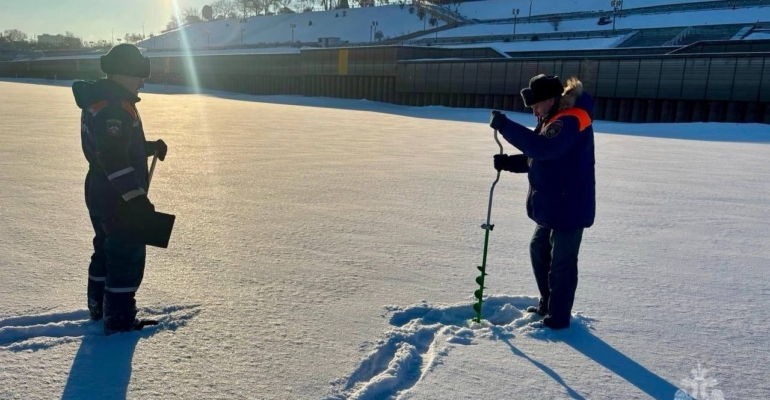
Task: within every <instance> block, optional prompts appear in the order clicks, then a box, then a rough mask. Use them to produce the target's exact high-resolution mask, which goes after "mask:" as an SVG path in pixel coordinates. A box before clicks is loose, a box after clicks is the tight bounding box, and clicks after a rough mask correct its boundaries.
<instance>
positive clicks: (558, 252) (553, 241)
mask: <svg viewBox="0 0 770 400" xmlns="http://www.w3.org/2000/svg"><path fill="white" fill-rule="evenodd" d="M582 239H583V229H575V230H558V229H557V230H551V229H546V228H543V227H541V226H538V227H537V228H535V234H534V235H533V236H532V241H531V242H530V245H529V254H530V258H531V259H532V269H533V271H534V273H535V280H536V281H537V288H538V290H539V291H540V308H541V309H542V310H544V311H547V313H548V316H550V318H551V319H552V320H553V322H554V323H555V324H557V325H569V320H570V314H571V312H572V304H573V302H574V301H575V290H576V289H577V283H578V265H577V264H578V252H579V251H580V242H581V241H582Z"/></svg>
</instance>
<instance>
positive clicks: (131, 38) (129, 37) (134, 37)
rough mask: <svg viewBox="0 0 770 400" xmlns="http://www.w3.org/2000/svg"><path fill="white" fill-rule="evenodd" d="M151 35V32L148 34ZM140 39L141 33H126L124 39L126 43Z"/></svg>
mask: <svg viewBox="0 0 770 400" xmlns="http://www.w3.org/2000/svg"><path fill="white" fill-rule="evenodd" d="M150 36H152V34H150ZM141 40H142V35H141V34H139V33H126V36H125V38H124V41H125V42H126V43H136V42H140V41H141Z"/></svg>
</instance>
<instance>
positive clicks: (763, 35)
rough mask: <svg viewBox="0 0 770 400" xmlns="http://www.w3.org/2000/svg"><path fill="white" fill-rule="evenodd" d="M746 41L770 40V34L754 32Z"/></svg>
mask: <svg viewBox="0 0 770 400" xmlns="http://www.w3.org/2000/svg"><path fill="white" fill-rule="evenodd" d="M744 39H747V40H760V39H763V40H766V39H770V32H754V33H752V34H750V35H749V36H746V37H745V38H744Z"/></svg>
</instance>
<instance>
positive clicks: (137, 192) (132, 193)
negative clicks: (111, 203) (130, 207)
mask: <svg viewBox="0 0 770 400" xmlns="http://www.w3.org/2000/svg"><path fill="white" fill-rule="evenodd" d="M145 194H147V192H145V191H144V189H142V188H139V189H135V190H131V191H129V192H126V193H124V194H123V196H122V197H123V200H125V201H129V200H131V199H133V198H134V197H139V196H143V195H145Z"/></svg>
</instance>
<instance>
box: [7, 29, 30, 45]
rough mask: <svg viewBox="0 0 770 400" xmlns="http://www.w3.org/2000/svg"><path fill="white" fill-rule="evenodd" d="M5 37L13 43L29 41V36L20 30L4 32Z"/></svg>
mask: <svg viewBox="0 0 770 400" xmlns="http://www.w3.org/2000/svg"><path fill="white" fill-rule="evenodd" d="M3 36H5V37H6V38H7V39H8V40H9V41H10V42H11V43H13V42H23V41H25V40H27V34H26V33H24V32H22V31H20V30H18V29H8V30H6V31H5V32H3Z"/></svg>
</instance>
